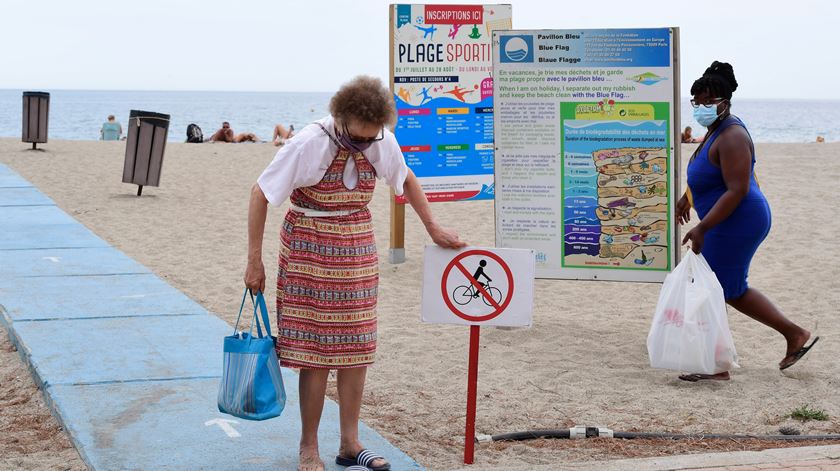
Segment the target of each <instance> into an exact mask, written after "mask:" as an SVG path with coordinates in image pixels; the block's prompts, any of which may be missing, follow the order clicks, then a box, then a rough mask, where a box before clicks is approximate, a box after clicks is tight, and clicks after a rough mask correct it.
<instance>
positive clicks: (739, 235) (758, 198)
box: [688, 116, 771, 300]
mask: <svg viewBox="0 0 840 471" xmlns="http://www.w3.org/2000/svg"><path fill="white" fill-rule="evenodd" d="M730 126H741V127H743V128H744V129H746V126H745V125H744V123H743V122H742V121H741V120H740V119H738V118H737V117H735V116H729V117H728V118H726V119H725V120H724V121H723V122H722V123H721V124H720V126H718V128H717V129H715V131H714V132H713V133H712V135H711V136H709V138H708V139H707V140H706V142H705V143H704V145H703V147H702V148H701V149H700V151H699V152H698V153H697V154H696V156H695V157H694V158H693V159H692V160H691V161H690V162H689V163H688V188H689V190H690V193H691V198H692V203H693V205H694V209H695V210H696V211H697V215H698V216H700V219H701V220H702V219H703V218H705V217H706V214H708V213H709V211H710V210H711V209H712V206H714V205H715V203H716V202H717V200H718V199H719V198H720V197H721V196H722V195H723V194H724V193H725V192H726V183H725V182H724V180H723V173H722V172H721V170H720V168H719V167H717V166H715V165H714V164H712V163H711V162H710V161H709V148H710V147H711V145H712V143H713V142H714V141H715V139H717V137H718V136H719V135H720V133H722V132H723V131H724V130H725V129H726V128H728V127H730ZM750 148H751V151H752V166H751V168H752V172H750V189H749V192H748V193H747V195H746V196H745V197H744V199H743V200H741V202H740V203H739V204H738V206H737V207H736V208H735V211H733V212H732V214H730V215H729V217H727V218H726V219H724V220H723V221H721V223H720V224H718V225H717V226H715V227H713V228H711V229H710V230H709V231H708V232H706V236H705V238H704V243H703V249H702V250H701V253H702V254H703V257H705V258H706V261H708V262H709V266H710V267H711V268H712V270H713V271H714V272H715V275H717V278H718V281H720V284H721V286H723V294H724V296H725V297H726V299H727V300H730V299H736V298H740V297H741V296H743V294H744V293H745V292H746V291H747V273H748V272H749V269H750V261H751V260H752V258H753V255H754V254H755V251H756V250H757V249H758V246H759V245H760V244H761V242H762V241H764V238H765V237H767V233H768V232H770V221H771V217H770V205H769V204H767V199H766V198H765V197H764V194H763V193H762V192H761V188H759V186H758V182H757V181H756V179H755V147H754V146H753V145H752V143H750Z"/></svg>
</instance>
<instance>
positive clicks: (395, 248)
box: [388, 190, 405, 264]
mask: <svg viewBox="0 0 840 471" xmlns="http://www.w3.org/2000/svg"><path fill="white" fill-rule="evenodd" d="M388 261H389V262H391V263H392V264H398V263H403V262H405V205H404V204H399V203H397V196H396V194H394V190H391V247H390V250H389V252H388Z"/></svg>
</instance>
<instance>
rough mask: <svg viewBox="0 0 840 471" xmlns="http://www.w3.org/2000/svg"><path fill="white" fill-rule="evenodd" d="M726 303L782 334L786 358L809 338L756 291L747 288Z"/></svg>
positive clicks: (808, 334)
mask: <svg viewBox="0 0 840 471" xmlns="http://www.w3.org/2000/svg"><path fill="white" fill-rule="evenodd" d="M726 302H727V303H728V304H729V305H730V306H732V307H734V308H735V309H737V310H739V311H741V312H743V313H744V314H746V315H748V316H750V317H751V318H753V319H755V320H757V321H758V322H761V323H762V324H764V325H766V326H768V327H771V328H773V329H774V330H776V331H777V332H779V333H780V334H782V335H783V336H784V337H785V340H786V341H787V351H786V353H785V356H786V357H787V356H788V355H791V354H793V353H795V352H796V351H797V350H799V349H800V348H802V347H803V346H804V345H805V343H806V342H808V339H809V338H810V337H811V332H809V331H807V330H805V329H803V328H802V327H799V326H798V325H796V324H794V323H793V322H791V321H790V319H788V318H787V317H785V315H784V314H782V312H781V311H779V309H778V308H776V306H774V305H773V303H772V302H771V301H770V300H769V299H767V297H766V296H764V295H763V294H761V292H760V291H758V290H757V289H754V288H747V291H746V292H745V293H744V294H743V295H741V297H740V298H735V299H730V300H727V301H726ZM782 361H784V359H782Z"/></svg>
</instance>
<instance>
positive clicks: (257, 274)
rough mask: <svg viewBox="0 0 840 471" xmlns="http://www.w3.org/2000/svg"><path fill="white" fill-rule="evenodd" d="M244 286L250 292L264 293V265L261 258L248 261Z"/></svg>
mask: <svg viewBox="0 0 840 471" xmlns="http://www.w3.org/2000/svg"><path fill="white" fill-rule="evenodd" d="M245 287H246V288H248V289H250V290H251V292H252V293H255V292H260V293H265V267H264V266H263V263H262V260H257V261H248V267H247V268H246V269H245Z"/></svg>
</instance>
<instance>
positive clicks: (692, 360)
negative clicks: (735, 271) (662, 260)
mask: <svg viewBox="0 0 840 471" xmlns="http://www.w3.org/2000/svg"><path fill="white" fill-rule="evenodd" d="M647 347H648V355H649V356H650V366H652V367H653V368H664V369H668V370H676V371H681V372H687V373H702V374H715V373H722V372H724V371H729V370H731V369H732V368H738V354H737V353H736V352H735V344H734V343H733V342H732V333H731V332H730V331H729V320H728V319H727V317H726V301H725V300H724V297H723V288H721V286H720V283H719V282H718V280H717V277H716V276H715V273H714V272H713V271H712V269H711V268H710V267H709V264H708V263H707V262H706V259H704V258H703V256H702V255H697V254H695V253H694V252H693V251H691V250H689V251H688V252H687V253H686V254H685V257H684V258H683V259H682V261H681V262H680V263H679V265H677V267H676V268H674V271H672V272H671V273H670V274H668V276H667V277H666V278H665V282H664V283H663V284H662V291H660V292H659V301H658V302H657V303H656V313H655V314H654V315H653V323H652V325H651V326H650V333H649V334H648V339H647Z"/></svg>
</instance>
